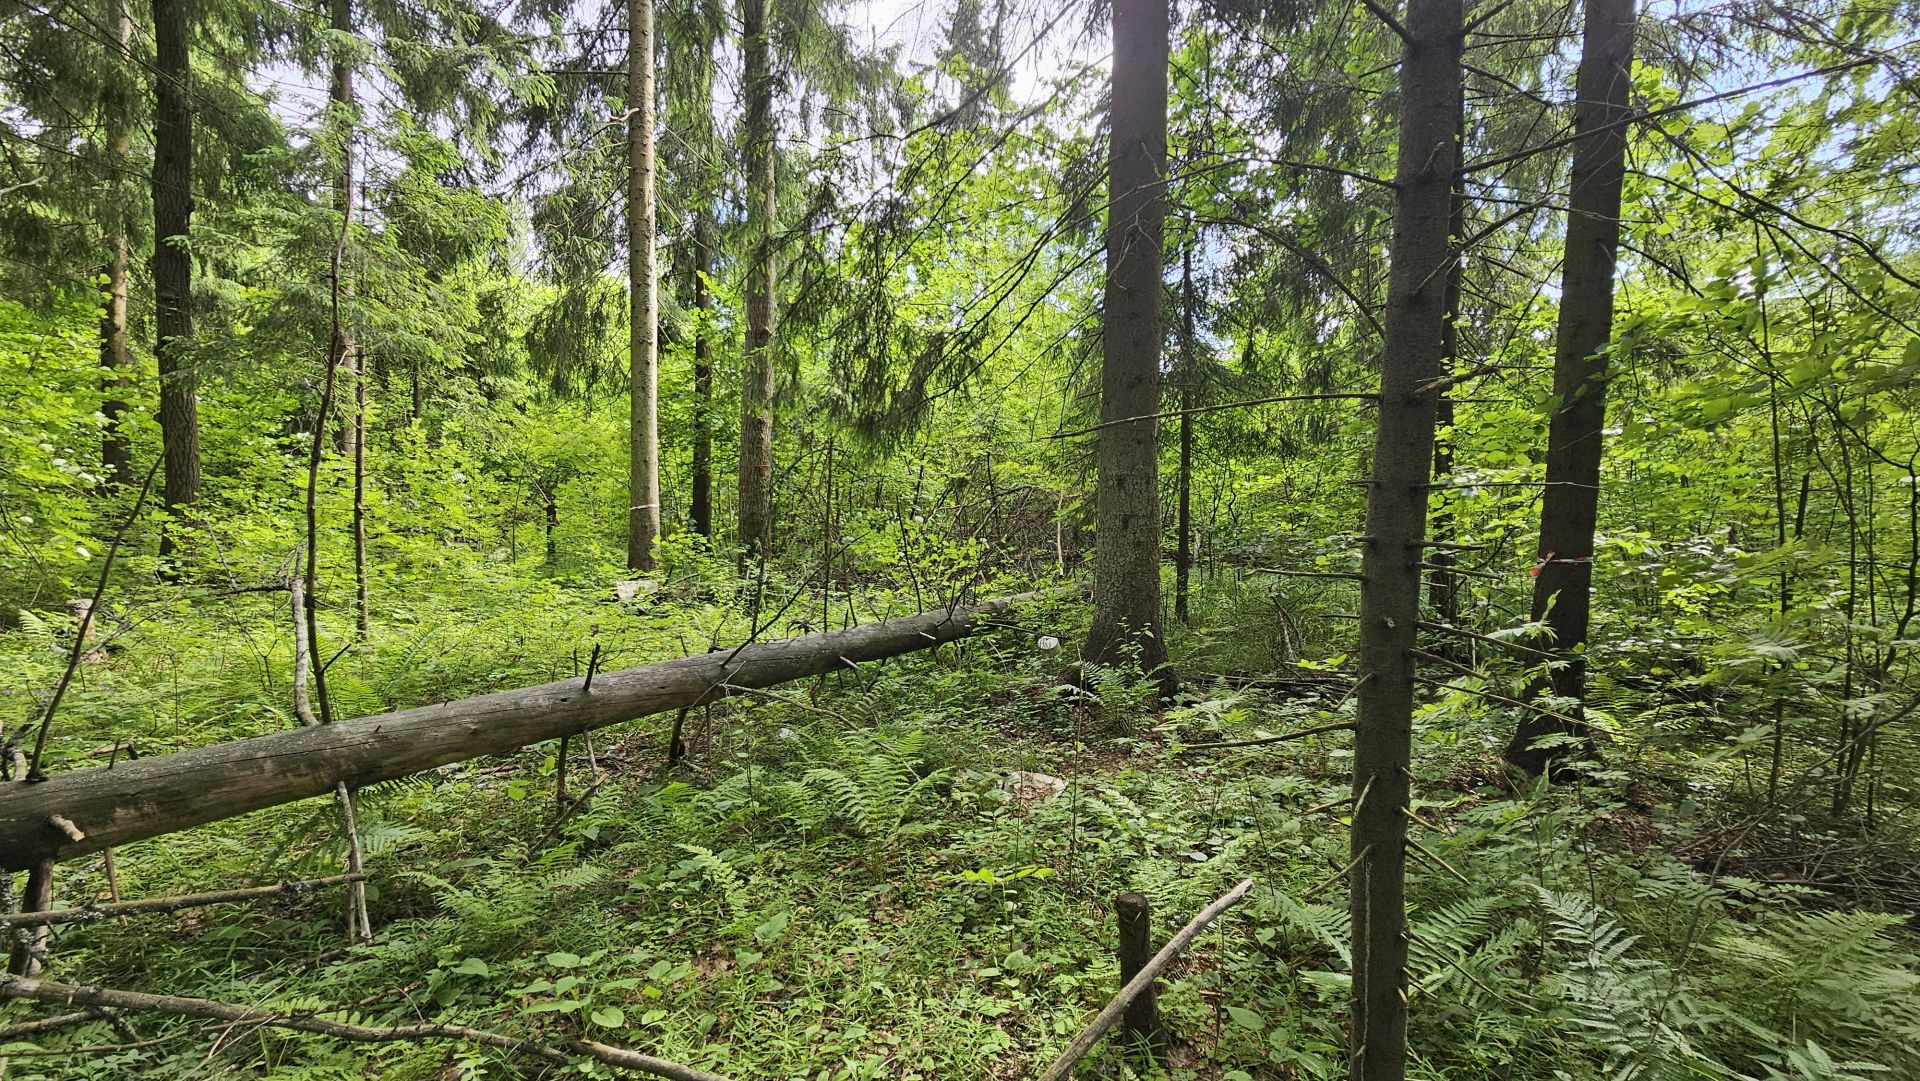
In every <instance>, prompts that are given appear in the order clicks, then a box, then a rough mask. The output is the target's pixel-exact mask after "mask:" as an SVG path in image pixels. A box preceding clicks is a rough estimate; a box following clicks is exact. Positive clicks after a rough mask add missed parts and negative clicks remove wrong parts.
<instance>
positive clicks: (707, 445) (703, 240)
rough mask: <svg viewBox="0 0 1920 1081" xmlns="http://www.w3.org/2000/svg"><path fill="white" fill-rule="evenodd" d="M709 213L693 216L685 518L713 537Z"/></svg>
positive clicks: (710, 244)
mask: <svg viewBox="0 0 1920 1081" xmlns="http://www.w3.org/2000/svg"><path fill="white" fill-rule="evenodd" d="M712 274H713V214H712V211H710V210H708V209H707V208H706V207H705V206H702V207H701V208H700V209H698V210H696V211H695V212H694V218H693V310H694V325H693V469H692V473H693V478H692V487H693V492H692V499H691V506H690V507H689V508H688V512H687V513H688V517H689V518H690V519H691V521H692V525H693V531H694V532H695V533H697V534H699V535H700V536H702V537H707V538H709V539H711V538H712V536H713V288H712V285H711V283H710V281H709V278H710V277H711V276H712Z"/></svg>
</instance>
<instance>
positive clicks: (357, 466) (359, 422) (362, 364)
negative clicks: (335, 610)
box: [353, 349, 373, 637]
mask: <svg viewBox="0 0 1920 1081" xmlns="http://www.w3.org/2000/svg"><path fill="white" fill-rule="evenodd" d="M356 360H357V363H356V364H355V365H354V370H355V371H356V372H357V373H358V374H359V378H358V379H356V380H355V381H354V384H353V430H354V436H353V603H354V610H353V614H354V625H355V626H356V627H358V628H359V630H360V634H361V636H362V637H365V636H366V635H368V634H371V633H373V615H372V610H371V608H370V606H369V605H368V595H367V378H366V376H367V353H366V350H364V349H362V350H360V351H359V352H358V353H357V354H356Z"/></svg>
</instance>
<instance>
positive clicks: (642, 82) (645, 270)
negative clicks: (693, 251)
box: [627, 0, 660, 570]
mask: <svg viewBox="0 0 1920 1081" xmlns="http://www.w3.org/2000/svg"><path fill="white" fill-rule="evenodd" d="M653 97H654V94H653V0H627V297H628V302H629V305H630V309H629V313H628V320H627V346H628V349H629V352H630V359H631V363H632V380H633V381H632V386H631V393H630V396H629V402H630V411H629V414H628V437H629V440H630V447H629V455H628V463H627V464H628V494H629V497H630V498H629V501H628V503H629V506H628V511H627V566H629V567H631V568H633V569H634V570H652V569H653V563H654V556H653V548H654V544H655V543H656V542H657V541H658V540H659V539H660V432H659V408H658V401H659V393H660V338H659V332H658V327H659V324H660V296H659V279H658V277H657V275H656V274H655V272H654V259H653V255H654V237H653V230H654V203H653V134H654V101H653Z"/></svg>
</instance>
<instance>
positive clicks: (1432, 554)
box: [1426, 104, 1467, 655]
mask: <svg viewBox="0 0 1920 1081" xmlns="http://www.w3.org/2000/svg"><path fill="white" fill-rule="evenodd" d="M1465 116H1466V109H1465V106H1464V104H1463V105H1462V107H1461V118H1462V120H1463V121H1464V119H1465ZM1465 135H1466V133H1465V131H1464V130H1462V131H1461V132H1459V133H1457V134H1456V136H1455V139H1454V145H1455V147H1456V149H1455V150H1454V154H1455V155H1456V156H1458V155H1460V154H1462V153H1464V149H1465V145H1466V138H1465ZM1466 225H1467V193H1466V187H1465V185H1464V183H1463V182H1462V180H1461V178H1458V177H1456V178H1455V179H1454V182H1453V190H1452V192H1451V195H1450V202H1449V210H1448V215H1447V229H1448V231H1449V232H1450V233H1451V234H1452V235H1453V236H1454V237H1456V238H1459V237H1464V236H1465V235H1466ZM1465 274H1466V256H1465V253H1462V254H1461V256H1460V258H1457V259H1455V260H1453V262H1452V263H1450V264H1448V266H1447V298H1446V305H1447V322H1446V327H1445V329H1444V331H1443V332H1442V334H1441V338H1440V371H1441V373H1442V374H1443V375H1446V376H1449V377H1451V376H1453V375H1455V374H1457V373H1458V371H1459V367H1460V291H1461V287H1462V285H1463V281H1462V279H1463V278H1464V276H1465ZM1452 429H1453V394H1452V392H1451V391H1448V392H1443V393H1442V394H1441V395H1440V400H1439V401H1438V402H1437V403H1435V414H1434V440H1433V477H1434V479H1435V480H1436V481H1438V480H1441V479H1442V478H1445V477H1450V476H1452V475H1453V432H1452ZM1454 527H1455V522H1454V513H1453V500H1452V499H1451V498H1448V497H1445V496H1443V497H1442V498H1441V500H1440V506H1439V508H1438V509H1437V510H1435V511H1434V514H1433V529H1432V535H1433V539H1434V540H1436V541H1440V542H1443V543H1450V542H1452V541H1453V539H1454V537H1455V528H1454ZM1455 558H1456V557H1455V554H1454V553H1453V552H1452V551H1451V550H1449V549H1446V548H1434V549H1432V550H1431V551H1429V552H1428V553H1427V560H1426V561H1427V562H1429V563H1432V564H1434V569H1433V570H1432V571H1431V572H1430V576H1429V578H1428V581H1427V600H1428V603H1430V604H1432V606H1433V611H1434V614H1435V615H1437V616H1438V617H1439V619H1440V622H1442V623H1445V624H1446V625H1447V626H1449V627H1451V626H1454V625H1456V624H1458V623H1459V622H1460V576H1459V575H1457V574H1455V573H1454V572H1453V565H1454V561H1455ZM1436 646H1437V648H1438V649H1439V650H1440V652H1442V653H1443V654H1447V655H1452V654H1453V653H1455V652H1458V651H1459V650H1458V644H1457V643H1454V642H1445V643H1436Z"/></svg>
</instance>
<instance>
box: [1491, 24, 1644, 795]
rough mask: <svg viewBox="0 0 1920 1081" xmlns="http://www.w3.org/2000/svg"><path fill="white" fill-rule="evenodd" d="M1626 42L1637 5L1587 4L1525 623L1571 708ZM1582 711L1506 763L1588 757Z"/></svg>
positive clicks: (1581, 650) (1530, 736)
mask: <svg viewBox="0 0 1920 1081" xmlns="http://www.w3.org/2000/svg"><path fill="white" fill-rule="evenodd" d="M1633 34H1634V0H1587V12H1586V31H1585V39H1584V41H1583V43H1582V46H1581V54H1580V73H1579V83H1578V87H1577V90H1576V95H1577V96H1576V99H1575V101H1574V106H1573V125H1574V134H1575V136H1576V141H1575V142H1574V144H1573V174H1572V177H1571V178H1570V180H1569V192H1570V194H1569V196H1568V201H1567V251H1566V259H1565V262H1564V264H1563V266H1562V270H1561V276H1560V325H1559V330H1558V335H1559V337H1558V341H1557V342H1556V347H1555V350H1554V358H1553V393H1554V399H1555V400H1556V401H1557V402H1558V403H1559V407H1558V408H1557V409H1555V410H1554V413H1553V418H1552V421H1551V422H1550V424H1549V427H1548V432H1547V490H1546V494H1545V496H1544V497H1543V499H1542V502H1541V507H1540V550H1539V566H1538V576H1537V577H1535V578H1534V582H1533V619H1534V621H1535V622H1545V623H1546V625H1547V627H1548V628H1550V629H1551V631H1552V635H1553V641H1552V648H1553V650H1554V652H1555V654H1556V660H1557V662H1558V663H1557V664H1556V665H1555V666H1554V668H1553V670H1552V671H1551V672H1550V673H1549V677H1548V679H1547V680H1545V681H1544V682H1543V683H1542V685H1541V686H1539V687H1537V688H1535V691H1536V693H1551V694H1552V695H1553V696H1554V697H1555V698H1558V699H1563V700H1567V701H1570V702H1574V703H1579V702H1581V701H1582V700H1584V699H1585V698H1586V693H1587V660H1586V647H1587V626H1588V618H1589V606H1590V604H1591V600H1592V590H1593V533H1594V526H1595V520H1596V518H1597V516H1598V513H1599V505H1600V452H1601V438H1602V436H1601V429H1602V427H1603V426H1604V424H1605V420H1606V407H1607V378H1608V373H1607V368H1608V358H1607V354H1606V348H1607V342H1608V339H1609V338H1611V337H1612V334H1613V271H1614V259H1615V257H1616V255H1617V254H1618V252H1619V249H1620V186H1621V182H1622V180H1623V179H1624V177H1625V175H1626V164H1627V128H1626V125H1625V123H1624V121H1625V119H1626V117H1627V111H1628V101H1627V95H1628V93H1629V91H1630V90H1631V89H1632V82H1631V68H1632V65H1633ZM1579 710H1580V706H1579V705H1577V704H1576V705H1572V706H1567V705H1564V704H1563V705H1562V706H1560V707H1557V708H1556V709H1555V712H1556V713H1561V714H1566V715H1568V716H1569V717H1571V718H1573V719H1572V720H1565V721H1563V720H1558V719H1555V718H1553V717H1548V716H1546V715H1544V714H1539V713H1533V712H1527V713H1524V714H1523V715H1522V717H1521V720H1520V722H1519V724H1518V725H1517V726H1516V727H1515V729H1514V733H1513V740H1512V741H1511V742H1510V743H1508V744H1507V750H1506V757H1507V761H1509V762H1511V763H1513V764H1514V765H1516V766H1518V767H1520V768H1521V769H1523V770H1525V771H1527V772H1528V773H1530V774H1534V775H1536V776H1537V775H1538V774H1540V773H1541V772H1542V771H1543V770H1545V769H1546V768H1547V764H1548V761H1549V759H1553V758H1559V759H1563V760H1564V759H1567V758H1576V757H1584V756H1586V755H1590V754H1591V753H1592V751H1593V735H1592V731H1591V730H1590V729H1589V728H1588V727H1587V725H1586V724H1585V723H1584V721H1583V720H1581V719H1580V718H1581V716H1582V715H1581V713H1580V712H1579ZM1549 736H1570V737H1572V739H1573V741H1574V742H1573V743H1572V745H1570V746H1566V745H1563V746H1558V747H1552V748H1546V747H1537V746H1535V745H1534V744H1535V742H1536V741H1538V740H1540V739H1542V738H1543V737H1549Z"/></svg>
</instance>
